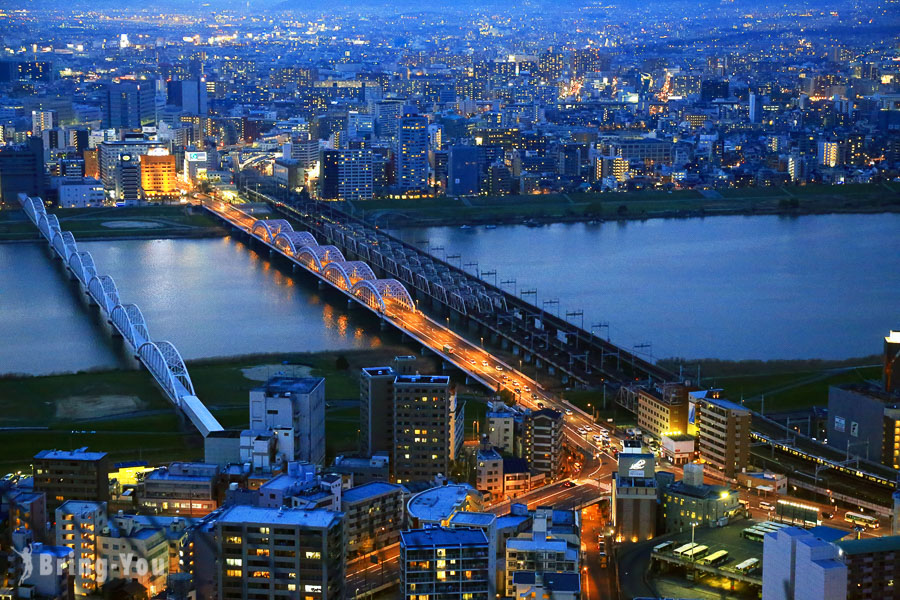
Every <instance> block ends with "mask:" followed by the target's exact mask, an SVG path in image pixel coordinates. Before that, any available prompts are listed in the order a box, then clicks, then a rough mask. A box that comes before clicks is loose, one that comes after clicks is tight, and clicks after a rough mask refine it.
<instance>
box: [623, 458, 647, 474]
mask: <svg viewBox="0 0 900 600" xmlns="http://www.w3.org/2000/svg"><path fill="white" fill-rule="evenodd" d="M646 467H647V459H646V458H639V459H637V460H636V461H634V462H633V463H631V464H630V465H628V476H629V477H646V474H645V473H644V469H645V468H646Z"/></svg>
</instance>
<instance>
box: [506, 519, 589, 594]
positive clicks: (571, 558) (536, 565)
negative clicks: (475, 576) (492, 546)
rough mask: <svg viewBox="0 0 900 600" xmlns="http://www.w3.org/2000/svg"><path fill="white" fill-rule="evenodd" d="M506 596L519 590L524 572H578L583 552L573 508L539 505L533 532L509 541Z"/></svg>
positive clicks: (533, 521) (577, 521)
mask: <svg viewBox="0 0 900 600" xmlns="http://www.w3.org/2000/svg"><path fill="white" fill-rule="evenodd" d="M505 550H506V553H505V554H506V556H505V560H504V563H505V566H506V568H505V569H504V571H505V582H504V583H505V590H506V593H505V596H507V597H512V596H514V595H515V593H516V584H515V579H516V576H517V575H519V574H521V573H569V574H577V573H578V566H579V562H580V555H581V527H580V519H579V518H578V517H577V516H576V515H575V514H574V511H556V510H553V509H550V508H538V509H537V510H536V511H534V515H533V516H532V524H531V531H527V532H522V533H520V534H519V535H517V536H515V537H511V538H509V539H508V540H506V549H505Z"/></svg>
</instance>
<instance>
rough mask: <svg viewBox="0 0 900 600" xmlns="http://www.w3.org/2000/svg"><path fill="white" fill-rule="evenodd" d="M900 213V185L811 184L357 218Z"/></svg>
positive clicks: (399, 208)
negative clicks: (899, 211) (707, 193)
mask: <svg viewBox="0 0 900 600" xmlns="http://www.w3.org/2000/svg"><path fill="white" fill-rule="evenodd" d="M897 210H900V184H897V183H878V184H851V185H841V186H829V185H808V186H779V187H772V188H740V189H726V190H721V191H718V192H717V193H713V194H710V195H707V196H704V195H703V194H701V193H700V192H696V191H693V190H679V191H673V192H660V191H641V192H626V193H604V194H596V193H590V194H589V193H572V194H546V195H531V196H499V197H476V198H467V199H465V200H460V199H455V198H434V199H423V200H386V199H376V200H372V201H368V202H356V203H354V206H353V212H354V214H355V215H356V216H360V217H362V216H365V218H366V219H368V220H369V221H373V222H376V223H377V224H379V225H385V226H387V225H392V226H403V225H429V224H461V223H471V224H478V223H510V222H520V221H521V220H523V219H536V220H539V221H546V222H551V221H578V220H588V219H645V218H652V217H679V216H697V215H707V216H709V215H719V214H807V213H810V214H815V213H831V212H882V211H897Z"/></svg>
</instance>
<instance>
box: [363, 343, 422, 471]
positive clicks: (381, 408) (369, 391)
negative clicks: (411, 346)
mask: <svg viewBox="0 0 900 600" xmlns="http://www.w3.org/2000/svg"><path fill="white" fill-rule="evenodd" d="M415 366H416V357H415V356H396V357H394V360H393V361H392V364H391V366H390V367H366V368H364V369H363V370H362V373H361V375H360V378H359V435H360V452H361V453H362V454H363V455H365V456H371V455H373V454H375V453H377V452H393V447H394V446H393V441H392V440H393V430H394V379H396V378H397V375H412V374H413V373H415Z"/></svg>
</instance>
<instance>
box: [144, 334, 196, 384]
mask: <svg viewBox="0 0 900 600" xmlns="http://www.w3.org/2000/svg"><path fill="white" fill-rule="evenodd" d="M138 356H140V358H141V360H142V361H143V363H144V364H145V365H147V368H148V369H150V372H151V373H153V376H154V377H155V378H156V380H157V381H158V382H159V383H160V385H162V386H163V387H164V388H165V389H166V391H167V392H169V393H170V394H171V397H172V398H181V397H182V396H184V395H185V391H186V392H187V395H190V396H195V395H196V394H195V393H194V383H193V382H192V381H191V377H190V375H189V374H188V371H187V367H185V365H184V359H182V358H181V354H179V353H178V350H176V349H175V346H173V345H172V344H171V343H169V342H149V341H148V342H144V343H143V344H141V346H140V348H138ZM181 388H183V389H181Z"/></svg>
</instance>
